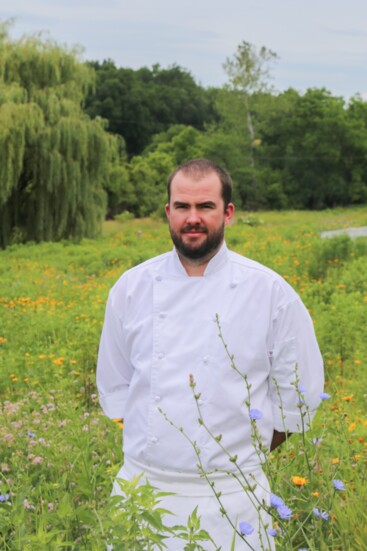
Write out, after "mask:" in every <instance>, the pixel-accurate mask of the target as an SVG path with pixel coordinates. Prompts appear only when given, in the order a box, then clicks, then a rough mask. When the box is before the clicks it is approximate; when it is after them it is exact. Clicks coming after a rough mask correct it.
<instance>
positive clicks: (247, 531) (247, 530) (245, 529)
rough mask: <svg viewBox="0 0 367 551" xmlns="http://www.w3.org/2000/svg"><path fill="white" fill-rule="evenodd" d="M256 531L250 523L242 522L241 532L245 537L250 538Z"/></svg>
mask: <svg viewBox="0 0 367 551" xmlns="http://www.w3.org/2000/svg"><path fill="white" fill-rule="evenodd" d="M254 530H255V528H254V527H253V526H251V524H249V523H248V522H240V532H241V534H242V535H243V536H250V535H251V534H252V532H253V531H254Z"/></svg>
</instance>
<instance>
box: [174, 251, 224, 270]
mask: <svg viewBox="0 0 367 551" xmlns="http://www.w3.org/2000/svg"><path fill="white" fill-rule="evenodd" d="M222 244H223V243H221V245H220V247H221V246H222ZM220 247H218V249H215V251H212V252H210V253H209V254H208V255H206V256H204V257H202V258H197V259H192V258H187V257H186V256H184V255H183V254H181V253H180V252H179V251H177V249H176V251H177V254H178V257H179V259H180V261H181V264H182V266H183V267H184V268H185V270H186V273H187V275H188V276H190V277H202V276H203V275H204V272H205V270H206V267H207V265H208V264H209V262H210V261H211V259H212V258H213V257H214V256H215V255H216V254H217V252H218V251H219V249H220Z"/></svg>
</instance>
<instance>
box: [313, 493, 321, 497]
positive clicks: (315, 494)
mask: <svg viewBox="0 0 367 551" xmlns="http://www.w3.org/2000/svg"><path fill="white" fill-rule="evenodd" d="M311 495H312V496H313V497H319V495H320V494H319V492H312V494H311Z"/></svg>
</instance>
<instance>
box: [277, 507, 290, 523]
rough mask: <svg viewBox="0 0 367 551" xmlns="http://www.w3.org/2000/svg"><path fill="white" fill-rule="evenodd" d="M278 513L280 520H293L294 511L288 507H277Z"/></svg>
mask: <svg viewBox="0 0 367 551" xmlns="http://www.w3.org/2000/svg"><path fill="white" fill-rule="evenodd" d="M277 511H278V515H279V516H280V518H282V519H284V520H289V519H291V518H292V511H291V509H290V508H289V507H287V506H286V505H280V506H279V507H277Z"/></svg>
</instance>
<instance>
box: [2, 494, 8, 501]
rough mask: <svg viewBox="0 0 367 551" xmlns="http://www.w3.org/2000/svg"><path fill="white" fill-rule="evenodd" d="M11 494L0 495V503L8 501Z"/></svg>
mask: <svg viewBox="0 0 367 551" xmlns="http://www.w3.org/2000/svg"><path fill="white" fill-rule="evenodd" d="M8 500H9V494H0V501H8Z"/></svg>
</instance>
